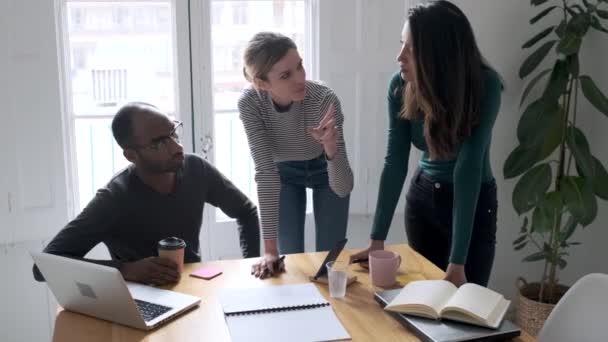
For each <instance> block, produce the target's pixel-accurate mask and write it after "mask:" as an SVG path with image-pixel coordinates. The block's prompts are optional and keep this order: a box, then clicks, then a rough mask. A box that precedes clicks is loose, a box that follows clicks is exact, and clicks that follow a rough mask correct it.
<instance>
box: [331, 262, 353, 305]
mask: <svg viewBox="0 0 608 342" xmlns="http://www.w3.org/2000/svg"><path fill="white" fill-rule="evenodd" d="M326 266H327V278H328V280H329V296H330V297H332V298H344V296H345V295H346V281H347V278H348V264H347V263H346V262H343V261H330V262H328V263H327V265H326Z"/></svg>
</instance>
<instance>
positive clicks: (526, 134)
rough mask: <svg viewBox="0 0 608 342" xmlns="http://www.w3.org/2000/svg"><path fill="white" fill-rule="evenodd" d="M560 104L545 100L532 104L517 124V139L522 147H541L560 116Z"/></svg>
mask: <svg viewBox="0 0 608 342" xmlns="http://www.w3.org/2000/svg"><path fill="white" fill-rule="evenodd" d="M559 110H560V107H559V103H558V102H557V101H551V102H549V101H545V100H544V99H543V98H541V99H539V100H536V101H534V102H532V103H531V104H530V105H529V106H528V107H527V108H526V110H525V111H524V113H523V114H522V116H521V118H520V119H519V122H518V123H517V139H518V140H519V142H520V143H521V144H522V145H525V146H536V145H539V146H540V145H541V144H542V142H543V140H544V138H545V133H546V132H547V130H548V129H549V128H550V127H551V124H552V123H553V121H554V120H556V118H558V116H559Z"/></svg>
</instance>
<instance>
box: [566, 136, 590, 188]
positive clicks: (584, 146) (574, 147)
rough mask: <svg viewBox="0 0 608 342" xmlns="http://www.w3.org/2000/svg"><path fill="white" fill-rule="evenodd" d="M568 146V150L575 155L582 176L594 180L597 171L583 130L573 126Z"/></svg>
mask: <svg viewBox="0 0 608 342" xmlns="http://www.w3.org/2000/svg"><path fill="white" fill-rule="evenodd" d="M566 142H567V144H568V148H570V150H571V151H572V153H573V154H574V160H575V161H576V166H577V167H578V168H580V170H581V172H582V175H581V176H585V177H586V178H588V179H593V177H594V173H595V169H594V165H593V157H592V156H591V151H590V150H589V143H588V142H587V138H585V135H584V134H583V132H581V130H579V129H578V128H576V127H574V126H572V127H570V128H569V129H568V140H567V141H566Z"/></svg>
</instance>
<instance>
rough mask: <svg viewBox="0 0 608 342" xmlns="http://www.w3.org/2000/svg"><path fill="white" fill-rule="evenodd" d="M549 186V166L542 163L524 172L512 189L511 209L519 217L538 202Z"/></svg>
mask: <svg viewBox="0 0 608 342" xmlns="http://www.w3.org/2000/svg"><path fill="white" fill-rule="evenodd" d="M550 186H551V166H549V164H547V163H544V164H540V165H537V166H535V167H534V168H532V169H530V170H529V171H528V172H526V173H525V174H524V175H523V176H522V177H521V178H520V179H519V181H518V182H517V185H515V189H513V208H515V211H516V212H517V213H518V214H519V215H521V214H523V213H525V212H527V211H529V210H530V209H532V208H534V206H535V205H536V204H537V203H539V202H540V200H541V199H542V198H543V196H544V194H545V192H546V191H547V190H548V189H549V187H550Z"/></svg>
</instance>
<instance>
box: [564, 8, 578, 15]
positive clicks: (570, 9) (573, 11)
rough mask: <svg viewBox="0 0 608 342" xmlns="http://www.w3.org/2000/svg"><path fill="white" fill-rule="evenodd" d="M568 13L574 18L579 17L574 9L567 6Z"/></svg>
mask: <svg viewBox="0 0 608 342" xmlns="http://www.w3.org/2000/svg"><path fill="white" fill-rule="evenodd" d="M566 11H568V13H569V14H570V15H571V16H573V17H575V16H576V15H578V13H576V11H575V10H573V9H572V7H569V6H566Z"/></svg>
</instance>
